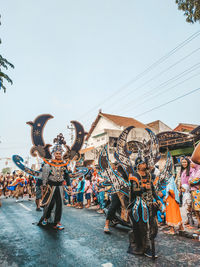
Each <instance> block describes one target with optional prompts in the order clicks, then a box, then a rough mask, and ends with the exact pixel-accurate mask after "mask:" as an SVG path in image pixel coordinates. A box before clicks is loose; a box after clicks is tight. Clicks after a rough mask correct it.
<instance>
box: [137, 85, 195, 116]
mask: <svg viewBox="0 0 200 267" xmlns="http://www.w3.org/2000/svg"><path fill="white" fill-rule="evenodd" d="M199 90H200V88H197V89H195V90H192V91H190V92H189V93H186V94H184V95H181V96H178V97H176V98H174V99H172V100H170V101H168V102H165V103H163V104H161V105H159V106H157V107H154V108H152V109H149V110H147V111H145V112H143V113H140V114H138V115H136V116H135V117H136V118H137V117H141V116H143V115H145V114H147V113H149V112H151V111H153V110H156V109H159V108H161V107H164V106H166V105H168V104H170V103H172V102H175V101H177V100H179V99H181V98H183V97H186V96H188V95H191V94H193V93H195V92H197V91H199Z"/></svg>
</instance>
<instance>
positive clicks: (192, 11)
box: [176, 0, 200, 23]
mask: <svg viewBox="0 0 200 267" xmlns="http://www.w3.org/2000/svg"><path fill="white" fill-rule="evenodd" d="M176 4H177V5H178V9H180V10H182V11H183V12H184V15H185V16H186V17H187V18H186V21H187V22H189V23H194V22H197V21H199V22H200V0H176Z"/></svg>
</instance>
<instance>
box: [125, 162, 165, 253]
mask: <svg viewBox="0 0 200 267" xmlns="http://www.w3.org/2000/svg"><path fill="white" fill-rule="evenodd" d="M136 166H137V171H136V172H135V174H134V175H133V176H132V177H130V203H131V204H130V208H131V210H130V220H131V222H132V226H133V232H132V233H133V235H134V238H132V236H131V235H130V236H129V239H130V245H129V249H128V253H131V254H136V255H143V254H144V255H145V256H147V257H150V258H155V257H157V256H156V255H155V247H154V238H155V237H156V235H157V231H158V227H157V221H156V215H157V209H156V205H161V203H160V201H159V199H158V197H157V195H156V192H155V188H154V185H153V182H152V181H153V180H154V178H155V177H153V175H154V174H151V173H150V172H149V170H148V166H147V163H146V162H145V161H143V160H142V159H141V158H137V159H136ZM155 201H156V202H155ZM132 240H135V243H136V248H135V249H134V244H133V243H132Z"/></svg>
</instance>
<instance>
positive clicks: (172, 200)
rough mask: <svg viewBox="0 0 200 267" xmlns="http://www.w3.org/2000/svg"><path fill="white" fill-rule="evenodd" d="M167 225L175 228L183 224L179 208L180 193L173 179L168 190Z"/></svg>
mask: <svg viewBox="0 0 200 267" xmlns="http://www.w3.org/2000/svg"><path fill="white" fill-rule="evenodd" d="M166 224H168V225H169V226H174V227H177V226H179V225H181V224H182V218H181V213H180V208H179V192H178V189H177V187H176V184H175V182H174V178H173V177H172V178H171V180H170V183H169V185H168V186H167V188H166Z"/></svg>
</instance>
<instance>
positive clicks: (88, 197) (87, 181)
mask: <svg viewBox="0 0 200 267" xmlns="http://www.w3.org/2000/svg"><path fill="white" fill-rule="evenodd" d="M91 195H92V184H91V181H90V176H89V175H87V176H86V178H85V199H86V200H87V205H86V206H85V208H89V207H90V205H91Z"/></svg>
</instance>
